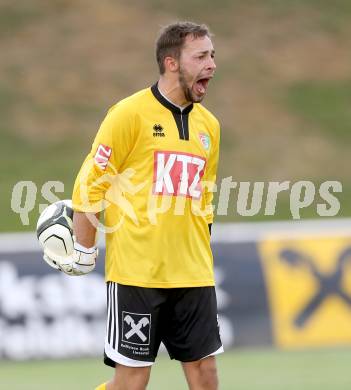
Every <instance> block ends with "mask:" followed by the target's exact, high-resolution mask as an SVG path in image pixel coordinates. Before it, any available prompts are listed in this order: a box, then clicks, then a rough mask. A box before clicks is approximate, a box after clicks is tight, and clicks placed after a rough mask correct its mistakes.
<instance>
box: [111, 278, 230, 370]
mask: <svg viewBox="0 0 351 390" xmlns="http://www.w3.org/2000/svg"><path fill="white" fill-rule="evenodd" d="M106 328H107V329H106V338H105V359H104V361H105V364H107V365H109V366H111V367H115V366H116V363H119V364H123V365H126V366H131V367H142V366H149V365H152V363H153V362H154V361H155V358H156V356H157V353H158V349H159V347H160V344H161V342H163V344H164V345H165V347H166V349H167V351H168V353H169V355H170V357H171V359H176V360H180V361H182V362H191V361H195V360H200V359H202V358H204V357H207V356H210V355H215V354H217V353H220V352H222V351H223V348H222V343H221V339H220V335H219V326H218V316H217V302H216V292H215V288H214V287H189V288H166V289H165V288H144V287H135V286H125V285H121V284H117V283H114V282H107V327H106Z"/></svg>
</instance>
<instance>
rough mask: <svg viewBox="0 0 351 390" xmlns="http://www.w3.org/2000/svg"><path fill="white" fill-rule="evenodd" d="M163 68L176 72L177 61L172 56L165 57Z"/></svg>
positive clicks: (177, 67)
mask: <svg viewBox="0 0 351 390" xmlns="http://www.w3.org/2000/svg"><path fill="white" fill-rule="evenodd" d="M164 61H165V62H164V64H165V68H166V69H167V70H169V71H170V72H172V73H173V72H178V69H179V61H178V60H176V59H175V58H173V57H166V58H165V60H164Z"/></svg>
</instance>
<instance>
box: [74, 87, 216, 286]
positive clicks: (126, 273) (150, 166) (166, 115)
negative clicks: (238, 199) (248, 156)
mask: <svg viewBox="0 0 351 390" xmlns="http://www.w3.org/2000/svg"><path fill="white" fill-rule="evenodd" d="M219 133H220V130H219V123H218V120H217V119H216V118H215V117H214V116H213V115H212V114H211V113H210V112H209V111H208V110H207V109H205V108H204V107H203V106H202V105H201V104H199V103H195V104H191V105H189V106H187V107H185V108H183V109H182V108H180V107H178V106H176V105H174V104H173V103H171V102H170V101H169V100H168V99H166V98H165V97H164V96H163V95H162V94H161V93H160V91H159V90H158V87H157V83H156V84H155V85H153V86H152V87H151V88H147V89H144V90H142V91H139V92H137V93H136V94H134V95H132V96H130V97H128V98H126V99H124V100H121V101H120V102H119V103H117V104H116V105H114V106H113V107H112V108H111V109H110V110H109V112H108V114H107V116H106V118H105V119H104V121H103V122H102V124H101V126H100V129H99V131H98V133H97V135H96V138H95V140H94V143H93V145H92V149H91V151H90V153H89V155H88V156H87V158H86V159H85V161H84V163H83V165H82V167H81V170H80V172H79V174H78V176H77V179H76V182H75V185H74V190H73V197H72V200H73V208H74V210H75V211H84V212H99V211H104V223H103V228H102V230H104V231H105V233H106V262H105V270H106V281H113V282H117V283H120V284H126V285H132V286H140V287H156V288H157V287H160V288H174V287H195V286H213V285H214V273H213V257H212V251H211V247H210V233H209V227H208V225H209V224H211V223H212V221H213V207H212V199H213V190H214V186H215V184H214V183H215V180H216V171H217V164H218V152H219ZM101 227H102V224H101Z"/></svg>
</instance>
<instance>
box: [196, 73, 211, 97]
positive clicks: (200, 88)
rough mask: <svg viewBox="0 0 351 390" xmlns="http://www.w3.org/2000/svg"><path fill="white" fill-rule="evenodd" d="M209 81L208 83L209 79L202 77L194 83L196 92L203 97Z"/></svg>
mask: <svg viewBox="0 0 351 390" xmlns="http://www.w3.org/2000/svg"><path fill="white" fill-rule="evenodd" d="M209 81H210V77H204V78H201V79H199V80H197V81H196V83H195V89H196V92H197V93H199V94H201V95H203V94H204V93H205V92H206V90H207V87H208V83H209Z"/></svg>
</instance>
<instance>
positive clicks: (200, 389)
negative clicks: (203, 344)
mask: <svg viewBox="0 0 351 390" xmlns="http://www.w3.org/2000/svg"><path fill="white" fill-rule="evenodd" d="M183 368H184V371H185V375H186V378H187V381H188V384H189V388H190V389H191V390H217V389H218V375H217V367H216V361H215V358H214V357H208V358H205V359H202V360H198V361H196V362H191V363H183Z"/></svg>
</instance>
